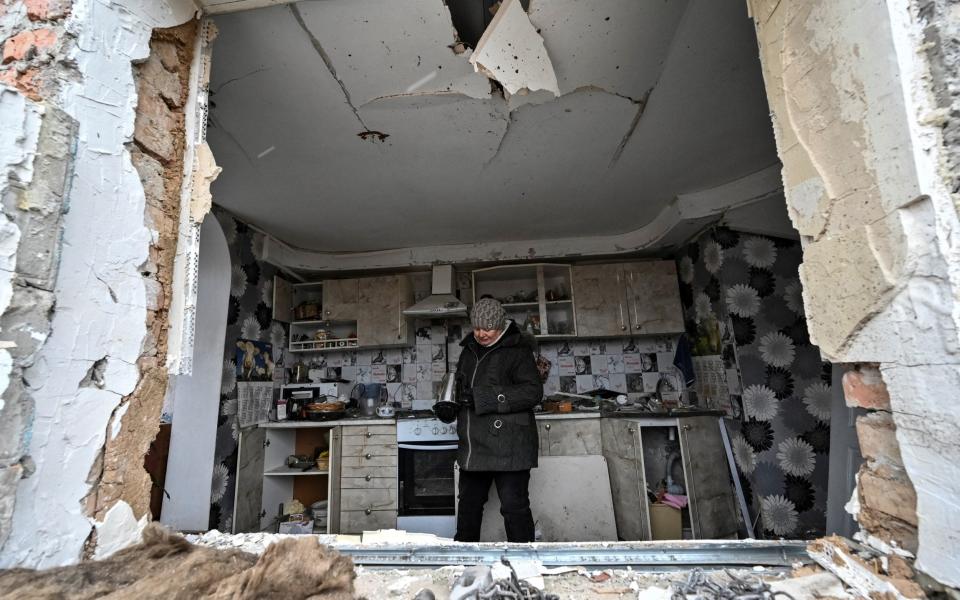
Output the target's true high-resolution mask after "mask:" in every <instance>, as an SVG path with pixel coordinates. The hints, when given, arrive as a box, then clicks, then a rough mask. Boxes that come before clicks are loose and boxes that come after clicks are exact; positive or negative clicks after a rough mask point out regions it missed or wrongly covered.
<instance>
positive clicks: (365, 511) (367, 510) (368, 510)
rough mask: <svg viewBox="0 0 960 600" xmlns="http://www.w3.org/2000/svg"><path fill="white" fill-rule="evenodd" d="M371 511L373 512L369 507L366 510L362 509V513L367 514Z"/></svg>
mask: <svg viewBox="0 0 960 600" xmlns="http://www.w3.org/2000/svg"><path fill="white" fill-rule="evenodd" d="M372 512H373V510H371V509H369V508H368V509H366V510H364V511H363V514H365V515H369V514H370V513H372Z"/></svg>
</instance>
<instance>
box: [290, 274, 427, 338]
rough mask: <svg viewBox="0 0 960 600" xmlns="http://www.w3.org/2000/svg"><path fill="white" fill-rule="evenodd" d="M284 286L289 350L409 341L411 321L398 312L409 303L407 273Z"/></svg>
mask: <svg viewBox="0 0 960 600" xmlns="http://www.w3.org/2000/svg"><path fill="white" fill-rule="evenodd" d="M290 287H291V290H292V292H291V293H292V295H293V301H292V303H290V304H292V305H293V309H292V311H291V312H292V313H293V317H294V320H293V321H291V322H290V341H289V347H288V348H289V350H290V351H291V352H323V351H326V350H343V349H345V348H359V347H367V348H374V347H384V346H408V345H410V344H411V343H413V324H412V323H411V322H410V321H409V319H407V317H405V316H404V314H403V311H404V309H406V308H407V307H408V306H410V305H411V304H412V303H413V286H412V283H411V280H410V276H409V275H406V274H400V275H386V276H378V277H361V278H356V279H327V280H324V281H319V282H310V283H298V284H293V285H292V286H290Z"/></svg>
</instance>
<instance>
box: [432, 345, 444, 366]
mask: <svg viewBox="0 0 960 600" xmlns="http://www.w3.org/2000/svg"><path fill="white" fill-rule="evenodd" d="M446 356H447V350H446V347H445V346H444V345H443V344H434V345H433V346H431V347H430V362H432V363H434V364H436V363H440V364H443V363H444V362H445V361H446Z"/></svg>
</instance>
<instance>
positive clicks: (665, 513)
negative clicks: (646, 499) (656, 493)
mask: <svg viewBox="0 0 960 600" xmlns="http://www.w3.org/2000/svg"><path fill="white" fill-rule="evenodd" d="M682 536H683V527H682V525H681V520H680V511H679V510H678V509H676V508H674V507H672V506H667V505H666V504H660V503H657V504H651V505H650V539H653V540H679V539H681V538H682Z"/></svg>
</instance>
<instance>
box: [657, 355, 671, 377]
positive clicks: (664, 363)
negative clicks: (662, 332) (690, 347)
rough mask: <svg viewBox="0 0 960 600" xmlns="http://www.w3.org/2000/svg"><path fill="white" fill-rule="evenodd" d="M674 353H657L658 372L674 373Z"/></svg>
mask: <svg viewBox="0 0 960 600" xmlns="http://www.w3.org/2000/svg"><path fill="white" fill-rule="evenodd" d="M673 369H674V367H673V352H657V370H658V371H668V372H669V371H673Z"/></svg>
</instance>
